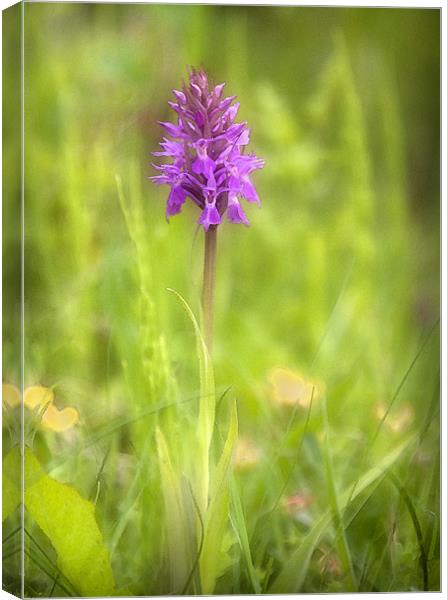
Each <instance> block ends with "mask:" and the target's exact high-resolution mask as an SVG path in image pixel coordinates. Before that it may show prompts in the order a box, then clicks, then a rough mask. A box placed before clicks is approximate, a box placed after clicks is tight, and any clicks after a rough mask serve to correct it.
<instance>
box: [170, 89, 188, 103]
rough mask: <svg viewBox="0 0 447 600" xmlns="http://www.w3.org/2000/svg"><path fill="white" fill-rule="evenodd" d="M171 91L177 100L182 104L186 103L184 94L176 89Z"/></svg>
mask: <svg viewBox="0 0 447 600" xmlns="http://www.w3.org/2000/svg"><path fill="white" fill-rule="evenodd" d="M172 93H173V94H174V96H175V97H176V98H177V100H178V101H179V102H181V103H182V104H186V96H185V94H184V93H183V92H179V91H178V90H172Z"/></svg>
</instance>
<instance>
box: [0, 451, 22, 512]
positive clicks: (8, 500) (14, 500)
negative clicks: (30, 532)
mask: <svg viewBox="0 0 447 600" xmlns="http://www.w3.org/2000/svg"><path fill="white" fill-rule="evenodd" d="M21 472H22V461H21V456H20V449H19V448H14V449H13V450H12V451H11V452H9V453H8V454H7V455H6V456H5V458H4V459H3V467H2V489H3V494H2V521H4V520H5V519H7V518H8V517H9V516H10V515H11V514H12V513H13V512H14V511H15V509H16V508H17V506H18V505H19V504H20V496H21V494H20V485H21V481H20V473H21Z"/></svg>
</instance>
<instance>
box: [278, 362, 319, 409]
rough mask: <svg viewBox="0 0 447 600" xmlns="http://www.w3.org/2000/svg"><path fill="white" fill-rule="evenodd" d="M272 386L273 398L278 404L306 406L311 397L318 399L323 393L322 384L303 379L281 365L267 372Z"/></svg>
mask: <svg viewBox="0 0 447 600" xmlns="http://www.w3.org/2000/svg"><path fill="white" fill-rule="evenodd" d="M268 379H269V382H270V384H271V385H272V388H273V399H274V401H275V403H276V404H279V405H280V406H295V405H296V404H298V405H299V406H301V407H302V408H308V407H309V404H310V402H311V399H312V395H313V401H315V400H316V399H318V398H319V397H320V396H321V395H322V393H323V384H321V383H319V382H314V381H310V380H308V379H305V378H304V377H303V376H302V375H300V374H298V373H294V372H293V371H290V370H289V369H284V368H282V367H276V368H274V369H273V370H272V371H271V372H270V374H269V378H268Z"/></svg>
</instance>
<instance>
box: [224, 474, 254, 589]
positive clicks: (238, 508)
mask: <svg viewBox="0 0 447 600" xmlns="http://www.w3.org/2000/svg"><path fill="white" fill-rule="evenodd" d="M230 488H231V500H232V506H233V511H234V526H233V529H234V532H235V534H236V536H237V538H238V542H239V545H240V547H241V550H242V555H243V557H244V559H245V563H246V566H247V571H248V577H249V579H250V583H251V585H252V587H253V592H254V593H255V594H261V592H262V590H261V584H260V583H259V580H258V576H257V574H256V571H255V567H254V565H253V559H252V556H251V552H250V543H249V540H248V533H247V527H246V524H245V516H244V511H243V508H242V503H241V499H240V496H239V492H238V489H237V487H236V482H235V481H234V479H233V478H231V481H230Z"/></svg>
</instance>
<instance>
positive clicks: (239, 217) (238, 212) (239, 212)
mask: <svg viewBox="0 0 447 600" xmlns="http://www.w3.org/2000/svg"><path fill="white" fill-rule="evenodd" d="M227 217H228V220H229V221H231V222H232V223H243V224H244V225H246V226H247V227H248V226H249V225H250V222H249V220H248V219H247V216H246V214H245V213H244V210H243V208H242V206H241V205H240V204H239V201H238V200H237V199H236V198H235V197H232V198H231V200H229V202H228V209H227Z"/></svg>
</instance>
